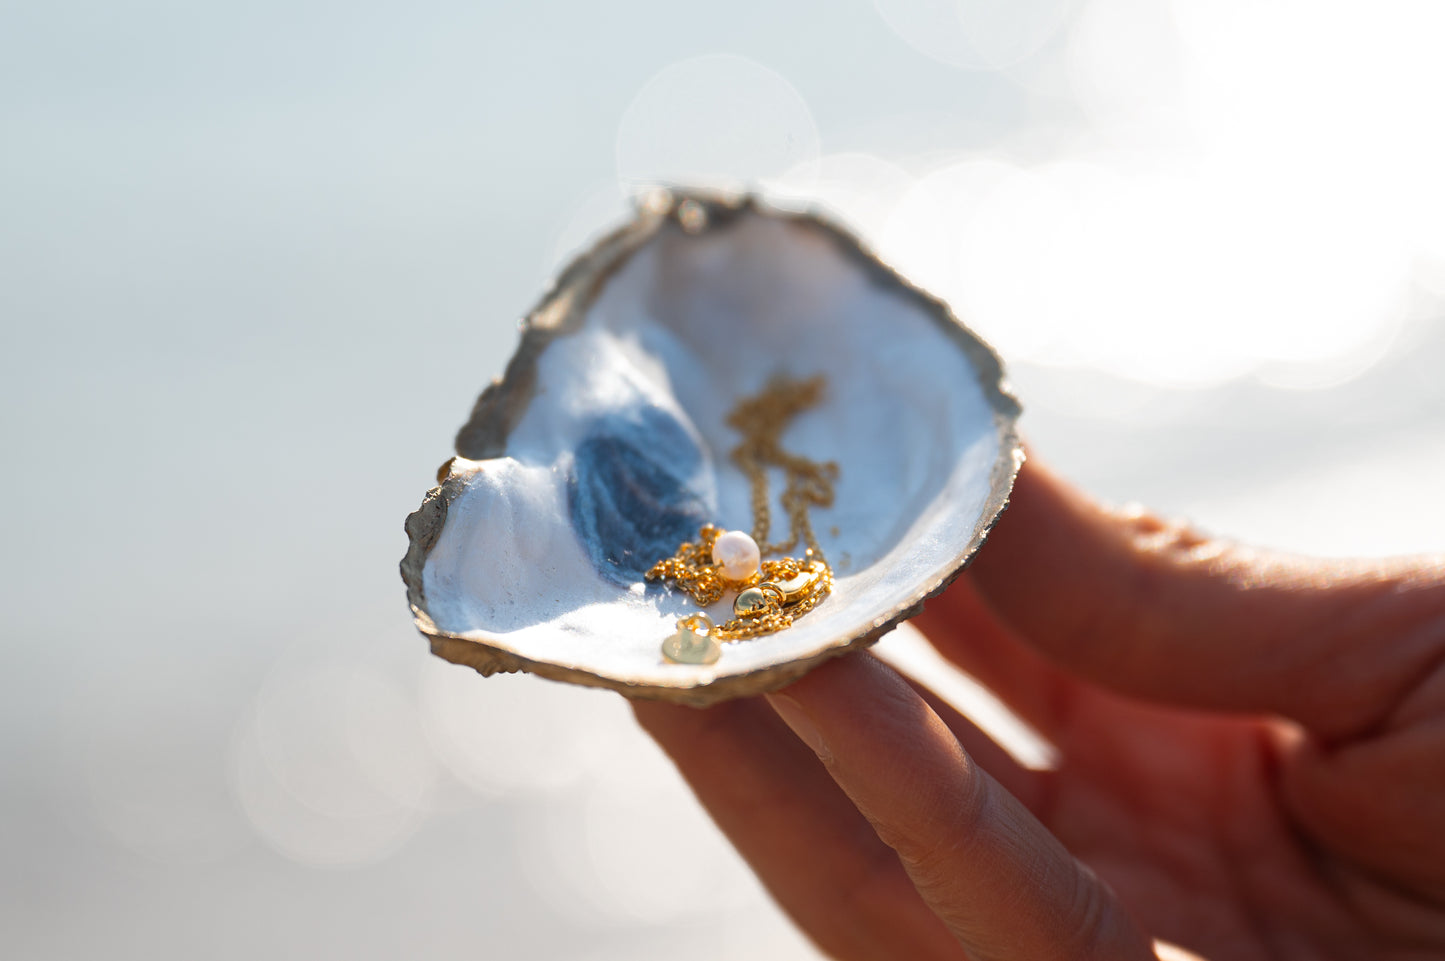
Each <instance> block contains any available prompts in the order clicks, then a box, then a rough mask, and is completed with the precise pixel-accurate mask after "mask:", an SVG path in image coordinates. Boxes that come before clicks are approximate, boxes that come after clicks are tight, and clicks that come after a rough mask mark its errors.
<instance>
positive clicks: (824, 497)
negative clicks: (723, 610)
mask: <svg viewBox="0 0 1445 961" xmlns="http://www.w3.org/2000/svg"><path fill="white" fill-rule="evenodd" d="M824 386H825V381H824V379H823V378H822V377H815V378H812V379H811V380H805V381H793V380H786V379H781V378H780V379H777V380H774V381H772V382H771V383H769V384H768V386H767V387H766V388H764V390H763V391H762V393H760V394H758V395H757V396H755V397H749V398H744V399H743V400H742V401H741V402H739V404H738V405H737V407H735V408H734V409H733V411H732V412H731V413H730V414H729V415H728V419H727V422H728V425H729V426H731V427H734V428H736V429H737V430H738V432H739V433H740V434H742V437H743V440H742V443H740V444H739V445H738V446H737V447H735V448H733V450H732V452H731V457H732V460H733V463H735V464H736V465H737V466H738V468H739V469H740V470H742V472H743V473H744V474H746V475H747V476H748V480H749V483H750V485H751V488H752V507H753V532H752V534H751V535H749V534H747V533H746V532H744V531H736V530H733V531H724V530H722V529H720V528H718V527H716V526H714V525H712V524H704V525H703V527H702V529H701V530H699V531H698V537H697V540H696V541H688V542H686V543H684V544H683V545H682V546H681V547H679V548H678V549H677V552H676V553H675V554H673V556H671V557H667V558H664V559H662V560H660V561H658V562H657V563H656V564H654V565H653V566H652V567H651V569H649V570H648V571H647V574H646V578H647V580H649V581H658V580H660V581H664V582H666V583H667V584H668V585H669V586H673V587H678V588H680V589H682V590H683V591H686V592H687V593H688V594H689V595H691V596H692V599H693V600H694V601H696V602H697V604H698V606H699V607H707V606H708V605H711V604H715V603H717V602H718V601H719V600H721V599H722V597H723V595H724V594H726V593H727V592H729V591H733V592H736V597H734V599H733V617H732V618H730V619H729V620H727V621H725V622H724V623H723V624H721V625H715V624H714V623H713V621H712V618H710V617H708V615H707V614H705V613H703V612H698V613H695V614H690V615H688V616H687V617H684V618H682V619H680V620H679V621H678V622H677V633H676V634H674V635H673V636H671V637H669V638H668V639H667V640H666V641H664V642H663V644H662V653H663V656H664V657H666V658H667V659H668V660H670V661H674V662H677V663H680V664H712V663H714V662H716V661H717V660H718V658H719V657H721V656H722V648H721V645H720V643H719V642H720V641H737V640H742V639H744V638H750V637H760V636H762V635H764V634H772V633H774V632H775V631H781V630H783V629H784V628H786V627H789V626H791V625H792V623H793V622H794V621H795V620H797V619H798V618H799V617H802V616H803V615H804V614H806V613H808V612H809V611H811V610H812V609H813V608H815V607H817V606H818V604H819V603H820V602H821V601H822V600H823V598H825V597H827V596H828V594H829V592H830V591H832V589H833V570H832V568H831V567H829V566H828V562H827V560H826V559H824V557H823V551H822V549H821V548H819V547H818V541H817V538H816V537H815V536H814V534H813V527H812V523H811V522H810V521H809V518H808V510H809V508H811V507H830V506H832V503H833V484H834V482H835V481H836V480H837V479H838V465H837V464H836V463H834V462H832V461H825V462H821V463H820V462H817V461H813V460H809V459H808V458H806V457H802V456H799V455H797V454H791V453H789V452H787V451H786V450H784V449H783V448H782V445H781V442H780V438H781V436H782V433H783V430H784V429H785V428H786V427H787V425H788V423H789V422H790V421H791V420H792V419H793V418H794V417H796V416H797V415H798V414H799V413H801V412H802V411H804V410H807V409H808V408H810V407H813V406H815V405H816V404H817V403H818V401H819V400H821V398H822V394H823V389H824ZM772 467H776V468H780V469H781V470H782V471H783V473H784V475H785V476H786V478H787V484H786V486H785V487H784V489H783V493H782V495H781V497H780V498H779V500H780V501H781V503H782V505H783V508H784V510H786V511H787V513H788V520H789V523H790V535H789V537H788V539H787V540H785V541H778V542H776V543H772V544H770V543H768V537H769V532H770V529H771V527H772V520H771V508H770V506H769V501H768V475H767V471H768V469H769V468H772ZM799 543H802V544H804V545H805V549H804V551H803V556H802V557H800V558H799V557H787V556H784V557H780V558H776V559H764V558H765V555H768V554H786V552H787V551H790V550H794V549H795V548H796V547H797V546H798V544H799Z"/></svg>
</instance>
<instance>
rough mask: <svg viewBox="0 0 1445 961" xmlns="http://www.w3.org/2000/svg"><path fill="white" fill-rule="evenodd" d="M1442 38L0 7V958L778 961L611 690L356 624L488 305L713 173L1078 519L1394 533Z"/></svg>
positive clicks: (1196, 1) (814, 14)
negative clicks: (432, 651) (869, 271)
mask: <svg viewBox="0 0 1445 961" xmlns="http://www.w3.org/2000/svg"><path fill="white" fill-rule="evenodd" d="M1442 33H1445V8H1441V7H1440V6H1439V5H1438V4H1435V3H1432V2H1431V0H1416V2H1405V0H1381V2H1375V3H1371V4H1368V5H1366V4H1362V3H1329V2H1324V3H1322V2H1318V0H1311V2H1305V0H1007V2H1005V0H798V2H784V3H778V2H777V0H766V2H764V0H736V2H733V3H730V4H727V5H678V4H676V3H661V2H650V0H618V2H614V3H609V4H595V3H580V2H574V3H535V4H530V5H528V4H502V3H498V2H484V3H481V4H475V3H472V4H468V3H458V2H452V0H422V2H417V3H409V4H405V5H403V4H384V3H379V2H372V0H360V2H357V0H353V2H349V3H338V2H332V0H288V2H286V3H278V2H275V0H259V2H253V3H246V4H240V3H229V4H218V3H208V2H194V0H189V2H184V3H182V2H175V0H105V2H100V0H57V2H52V3H44V4H39V3H34V4H10V5H7V6H6V7H5V8H4V10H3V11H0V330H3V335H0V336H3V351H0V365H3V366H0V391H3V394H4V407H3V415H0V416H3V437H0V440H3V445H4V452H5V462H6V463H7V464H8V465H9V466H8V467H7V469H6V470H5V471H4V472H3V475H0V492H3V498H4V510H3V512H0V524H3V532H4V533H3V540H0V543H3V545H4V550H3V553H0V564H3V567H0V591H3V599H4V611H5V618H4V622H3V623H4V637H3V646H0V658H3V664H0V668H3V670H0V719H3V720H0V772H3V774H0V890H3V899H0V930H4V932H5V935H4V938H3V940H4V942H5V949H4V953H5V955H6V956H7V957H13V958H26V959H31V958H90V957H105V958H108V959H121V958H148V959H153V958H171V957H176V958H180V957H206V958H256V957H268V958H304V957H318V956H320V957H348V958H354V959H372V958H378V959H380V958H439V959H447V958H488V959H574V958H575V959H583V961H603V959H608V961H611V959H653V958H656V959H663V958H667V959H672V958H676V957H679V956H686V957H689V958H692V959H697V961H709V959H731V958H743V957H746V958H750V959H773V958H777V959H781V958H807V957H811V956H813V955H812V953H811V951H810V949H809V948H808V947H807V945H806V943H805V942H804V940H803V939H802V938H801V937H800V936H799V935H798V934H796V933H794V932H793V931H792V929H791V928H790V927H789V925H788V923H787V922H786V921H785V920H784V919H783V918H782V917H781V916H780V915H779V913H778V912H777V910H776V909H775V908H774V907H772V906H771V904H770V903H769V902H768V900H767V898H766V896H765V895H764V894H763V892H762V891H761V890H760V888H759V887H758V885H757V884H756V882H755V881H753V880H752V879H751V877H750V875H749V874H748V873H747V871H746V869H745V868H744V867H743V866H741V865H740V864H739V863H738V861H737V859H736V858H735V856H734V855H732V854H731V852H730V849H729V848H728V847H727V846H726V844H725V843H724V842H723V841H721V839H720V838H719V837H718V836H717V834H716V832H715V830H714V829H713V828H712V827H711V825H710V823H709V822H708V821H707V819H706V817H705V815H703V814H702V813H701V812H700V811H699V810H698V809H697V808H696V806H695V805H694V803H693V802H692V801H691V799H690V797H689V795H688V794H687V793H686V791H685V789H684V788H683V787H682V785H681V784H680V783H679V781H678V779H677V777H676V775H675V774H674V773H673V771H672V769H671V768H670V767H669V766H668V765H667V763H665V762H664V761H663V760H662V759H661V758H660V757H659V756H658V754H657V753H656V751H655V750H654V749H653V748H652V747H651V745H650V743H649V742H647V741H646V740H645V739H644V738H643V736H642V735H641V734H640V733H638V732H637V731H636V730H635V728H634V726H633V724H632V721H631V718H630V714H629V712H628V711H627V709H626V706H625V704H624V703H623V702H622V701H621V699H620V698H617V697H615V696H612V695H608V694H605V693H600V692H592V691H584V690H580V689H572V688H566V687H562V686H559V685H554V684H549V683H546V682H543V681H539V680H534V679H531V678H525V677H523V678H512V677H503V678H493V679H487V680H484V679H482V678H480V677H478V676H476V675H474V674H472V673H471V672H469V671H466V670H465V669H462V668H458V667H454V666H452V665H449V664H445V663H442V662H439V661H436V660H434V659H432V658H430V657H429V656H428V655H427V653H426V646H425V644H424V642H423V641H422V639H421V638H420V637H419V636H418V635H417V634H416V633H415V632H414V631H413V629H412V626H411V621H410V616H409V613H408V611H407V607H406V602H405V596H404V591H403V588H402V585H401V582H400V580H399V578H398V577H397V573H396V564H397V561H398V560H399V559H400V557H401V555H402V553H403V551H404V549H405V544H406V541H405V537H404V535H403V534H402V526H401V525H402V520H403V518H404V517H405V516H406V514H407V513H408V512H410V511H411V510H413V509H414V508H415V507H416V506H417V505H418V504H419V503H420V501H421V498H422V495H423V494H424V492H425V491H426V489H427V488H428V487H429V486H430V485H431V484H432V482H433V480H432V478H433V471H434V470H435V468H436V466H437V465H438V464H439V463H441V462H442V461H443V460H444V459H445V458H446V457H447V456H449V454H450V445H451V438H452V434H453V432H454V431H455V429H456V428H457V427H458V426H459V425H460V424H461V422H462V421H463V420H464V418H465V416H466V414H467V412H468V410H469V409H470V405H471V403H472V401H473V399H474V398H475V395H476V394H477V392H478V391H479V390H480V389H481V387H482V386H483V385H485V384H486V382H487V381H488V380H489V379H490V378H492V377H493V376H495V375H497V374H498V373H500V371H501V369H502V367H503V365H504V363H505V361H506V359H507V357H508V356H509V354H510V352H511V350H512V348H513V346H514V344H515V341H516V328H517V322H518V320H519V318H520V317H521V316H522V315H523V314H524V313H525V312H526V311H527V310H528V308H529V307H530V306H531V305H532V304H533V302H534V301H535V300H536V299H537V297H538V296H539V295H540V294H541V292H542V290H543V289H544V288H545V286H546V285H547V283H548V280H549V278H550V277H551V276H552V275H553V273H554V272H555V271H556V270H557V269H558V268H559V266H560V265H561V264H563V263H565V261H566V258H567V257H568V256H569V255H570V254H571V253H573V252H574V251H575V250H576V249H577V248H578V247H579V246H581V245H582V244H584V243H585V242H586V241H587V240H588V238H590V237H592V236H594V235H595V234H596V233H597V232H598V231H599V230H601V229H603V228H604V227H605V226H607V225H608V224H610V223H612V222H613V221H614V220H615V219H616V218H618V217H621V216H623V215H624V213H625V210H626V208H627V203H628V197H629V196H631V195H632V193H633V192H634V191H635V190H636V189H637V188H638V186H640V185H642V184H646V183H648V182H652V181H656V180H659V179H660V180H680V181H687V182H703V183H711V184H723V185H728V184H732V185H753V186H758V187H761V188H763V189H765V190H767V191H768V192H769V193H770V194H771V195H772V196H774V197H778V198H783V199H785V200H790V202H800V203H801V202H811V203H817V204H821V205H823V206H824V207H825V209H827V210H830V211H832V212H833V213H834V214H835V215H836V216H837V217H838V218H839V219H841V220H842V221H844V222H846V223H848V224H851V225H852V226H853V227H854V228H855V229H856V230H858V231H859V232H860V233H861V234H862V235H863V236H864V237H865V238H866V239H867V241H868V243H870V244H871V245H872V246H874V247H875V248H876V249H878V250H880V251H881V252H882V253H883V255H884V256H885V257H886V258H888V259H889V260H890V261H892V262H893V263H895V264H896V265H897V266H898V267H900V268H901V269H902V270H903V271H904V272H905V273H906V274H908V275H909V276H910V277H912V278H914V279H915V280H917V281H918V282H920V283H922V284H924V285H925V286H927V287H929V288H931V289H932V290H934V291H935V292H936V293H939V294H941V295H942V296H944V297H946V298H947V299H949V300H950V301H951V302H952V303H953V304H954V306H955V307H956V309H957V311H958V312H959V313H960V315H961V316H963V317H964V318H965V319H966V320H967V322H968V323H969V324H970V325H972V326H973V327H974V328H975V329H976V330H978V331H979V332H980V333H981V334H982V335H983V336H984V337H985V338H987V339H988V340H990V341H991V342H992V343H993V344H994V345H995V346H996V347H997V348H998V350H999V351H1000V352H1001V353H1002V354H1003V356H1004V358H1005V361H1006V363H1007V364H1008V366H1009V371H1010V374H1011V376H1012V379H1013V382H1014V385H1015V388H1016V390H1017V392H1018V394H1019V396H1020V397H1021V398H1022V400H1023V403H1024V405H1025V409H1026V415H1025V420H1024V428H1025V431H1026V433H1027V435H1028V436H1029V438H1030V439H1031V440H1032V442H1033V444H1034V446H1035V449H1036V451H1037V452H1038V453H1039V454H1040V455H1041V456H1043V457H1046V458H1048V459H1050V460H1051V461H1053V462H1054V464H1055V465H1057V466H1058V467H1060V468H1061V469H1063V470H1064V471H1065V472H1067V473H1068V474H1070V475H1071V476H1073V477H1075V478H1076V479H1078V480H1079V481H1080V482H1081V483H1082V484H1084V485H1085V486H1086V487H1088V488H1089V489H1090V490H1092V491H1094V492H1095V493H1096V494H1098V495H1100V496H1101V497H1104V498H1107V499H1110V500H1115V501H1126V500H1139V501H1143V502H1146V503H1149V504H1151V505H1153V506H1155V507H1157V508H1159V509H1161V510H1163V511H1165V512H1167V513H1170V514H1182V515H1187V516H1189V517H1192V518H1193V519H1195V520H1196V521H1197V522H1198V523H1199V524H1201V525H1202V526H1204V527H1205V528H1206V529H1210V530H1214V531H1218V532H1223V533H1229V534H1231V535H1235V536H1238V537H1241V538H1244V539H1247V540H1251V541H1255V542H1259V543H1262V544H1266V545H1270V546H1275V547H1281V548H1287V549H1291V550H1298V551H1306V552H1313V553H1324V554H1352V553H1363V554H1385V553H1391V552H1404V551H1418V550H1427V549H1434V550H1439V549H1440V548H1441V547H1442V545H1445V504H1442V498H1441V496H1440V491H1441V489H1442V482H1445V430H1442V428H1445V376H1442V367H1445V321H1442V318H1445V307H1442V298H1445V177H1441V176H1440V171H1441V170H1445V125H1442V124H1441V123H1440V122H1439V118H1440V116H1441V98H1442V91H1445V58H1441V57H1439V56H1438V49H1437V48H1438V38H1439V37H1440V36H1441V35H1442ZM885 644H886V645H888V646H891V647H892V648H893V649H894V650H895V654H896V655H897V656H900V657H908V656H910V652H912V654H913V655H918V646H917V641H916V638H914V639H910V638H909V637H906V636H905V637H901V638H895V639H890V640H889V641H887V642H885ZM954 683H955V686H956V687H958V689H960V690H965V691H966V688H963V687H961V686H960V685H962V684H963V683H964V682H962V681H961V680H959V679H954ZM1020 743H1023V742H1020ZM1024 748H1027V744H1026V743H1023V748H1021V749H1024Z"/></svg>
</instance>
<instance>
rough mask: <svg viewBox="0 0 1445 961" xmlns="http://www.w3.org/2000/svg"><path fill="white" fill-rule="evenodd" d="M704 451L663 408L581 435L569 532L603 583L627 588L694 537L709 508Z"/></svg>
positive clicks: (629, 414) (610, 420) (596, 425)
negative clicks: (702, 486)
mask: <svg viewBox="0 0 1445 961" xmlns="http://www.w3.org/2000/svg"><path fill="white" fill-rule="evenodd" d="M701 467H702V452H701V451H700V450H698V447H697V444H695V443H694V442H693V440H692V438H691V437H689V436H688V433H687V431H686V430H685V429H684V428H683V426H682V425H681V424H680V423H678V422H677V420H676V419H675V418H674V417H672V416H671V415H669V414H668V413H667V412H666V411H664V410H662V409H661V408H658V407H636V408H631V409H626V410H622V411H613V412H609V413H608V414H606V415H603V416H601V417H598V418H597V419H596V420H594V421H593V422H592V423H591V424H590V425H589V426H588V428H587V429H586V431H585V432H584V433H583V440H582V442H581V443H580V444H578V445H577V451H576V453H575V455H574V458H573V464H572V475H571V477H570V478H569V479H568V484H567V502H568V509H569V511H570V513H571V515H572V529H573V531H575V532H576V534H577V539H578V540H579V541H580V542H581V543H582V546H583V548H584V549H585V550H586V552H587V556H588V557H590V558H591V559H592V564H593V566H594V567H596V568H597V571H598V573H600V574H601V575H602V576H603V577H604V578H606V579H607V580H609V581H611V582H612V583H614V584H619V585H622V586H628V585H631V584H636V583H637V582H639V581H641V580H642V579H643V575H644V574H645V573H647V570H648V568H650V567H651V566H652V565H653V564H655V563H657V562H658V561H660V560H662V559H663V558H664V557H670V556H671V555H672V553H673V552H674V551H676V550H677V547H678V545H679V544H681V543H682V542H683V541H685V540H689V539H692V538H695V537H696V536H697V531H698V528H699V527H701V526H702V525H703V524H705V523H707V521H708V519H709V514H710V511H709V510H708V505H707V503H706V501H705V500H704V499H703V497H702V496H701V495H699V494H698V493H697V491H696V489H695V487H694V485H695V484H696V482H697V480H698V478H699V475H700V469H701Z"/></svg>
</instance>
